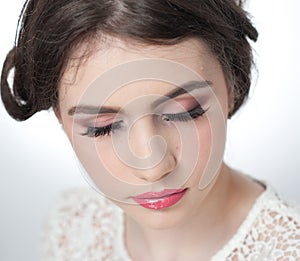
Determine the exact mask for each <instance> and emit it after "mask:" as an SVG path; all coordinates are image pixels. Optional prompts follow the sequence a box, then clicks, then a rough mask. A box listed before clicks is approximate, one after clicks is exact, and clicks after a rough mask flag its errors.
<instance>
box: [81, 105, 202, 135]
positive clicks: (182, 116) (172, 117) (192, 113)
mask: <svg viewBox="0 0 300 261" xmlns="http://www.w3.org/2000/svg"><path fill="white" fill-rule="evenodd" d="M207 110H208V109H206V110H204V109H203V108H202V107H201V105H197V106H196V107H194V108H193V109H191V110H189V111H187V112H181V113H174V114H172V113H167V114H162V115H161V119H162V120H164V121H167V122H169V121H173V122H176V121H182V122H186V121H190V120H195V119H197V118H199V117H201V116H203V114H204V113H205V112H207ZM121 123H122V121H118V122H114V123H111V124H109V125H106V126H103V127H91V126H90V127H88V129H87V131H86V132H85V133H83V134H81V135H82V136H88V137H99V136H109V135H110V134H111V133H113V132H114V131H115V130H117V129H120V128H121V127H122V126H121Z"/></svg>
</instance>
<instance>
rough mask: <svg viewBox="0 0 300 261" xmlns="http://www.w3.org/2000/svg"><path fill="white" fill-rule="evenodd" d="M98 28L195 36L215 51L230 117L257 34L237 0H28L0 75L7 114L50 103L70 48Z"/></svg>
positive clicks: (161, 36) (117, 33)
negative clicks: (229, 103)
mask: <svg viewBox="0 0 300 261" xmlns="http://www.w3.org/2000/svg"><path fill="white" fill-rule="evenodd" d="M101 34H103V35H111V36H114V37H122V38H127V39H132V40H136V41H139V42H141V43H145V44H152V45H172V44H176V43H179V42H180V41H183V40H185V39H187V38H189V37H198V38H199V39H201V40H202V41H204V42H205V43H206V44H207V46H208V47H209V48H210V50H211V52H212V53H213V54H214V55H215V56H216V58H217V59H218V61H219V62H220V64H221V66H222V68H223V72H224V75H225V77H226V80H227V82H228V86H229V87H228V88H232V89H230V90H229V91H230V93H232V94H233V99H234V100H233V106H232V108H231V110H230V113H229V117H230V116H232V115H233V114H234V113H235V112H236V111H237V110H238V109H239V108H240V106H241V105H242V104H243V102H244V101H245V99H246V97H247V95H248V93H249V88H250V84H251V67H252V64H253V59H252V49H251V46H250V44H249V42H248V41H249V40H253V41H256V40H257V37H258V33H257V31H256V29H255V28H254V27H253V25H252V24H251V22H250V20H249V18H248V17H247V13H246V12H245V11H244V10H243V9H242V3H241V1H235V0H184V1H183V0H138V1H137V0H29V1H27V2H26V3H25V5H24V8H23V10H22V14H21V18H20V21H19V28H18V36H17V39H16V43H15V46H14V47H13V49H12V50H11V51H10V52H9V53H8V55H7V57H6V60H5V62H4V65H3V69H2V74H1V97H2V101H3V103H4V106H5V108H6V110H7V111H8V113H9V114H10V115H11V116H12V117H13V118H15V119H16V120H20V121H22V120H26V119H27V118H29V117H31V116H32V115H33V114H35V113H36V112H38V111H41V110H47V109H49V108H51V107H55V106H57V104H58V86H59V83H60V80H61V77H62V75H63V74H64V71H65V69H66V66H67V64H68V61H69V58H70V55H71V53H72V51H74V48H75V47H77V46H78V45H79V44H80V43H83V42H86V41H89V40H92V39H95V38H96V37H99V36H100V37H101ZM12 70H13V71H14V77H13V86H12V87H10V86H9V83H8V76H9V75H10V72H11V71H12Z"/></svg>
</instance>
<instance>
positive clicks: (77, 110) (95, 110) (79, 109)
mask: <svg viewBox="0 0 300 261" xmlns="http://www.w3.org/2000/svg"><path fill="white" fill-rule="evenodd" d="M210 85H212V82H210V81H190V82H187V83H185V84H183V85H182V86H181V87H177V88H175V89H174V90H172V91H170V92H168V93H166V94H164V96H162V97H161V98H158V99H157V100H156V101H154V102H153V104H152V106H153V107H156V106H158V105H159V104H161V103H163V102H165V101H167V100H169V99H173V98H175V97H177V96H179V95H182V94H185V93H188V92H191V91H193V90H195V89H199V88H205V87H208V86H210ZM119 111H120V108H118V107H111V106H103V107H99V106H92V105H80V106H73V107H72V108H71V109H69V110H68V115H70V116H73V115H75V114H89V115H95V114H104V113H118V112H119Z"/></svg>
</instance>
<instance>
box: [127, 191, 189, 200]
mask: <svg viewBox="0 0 300 261" xmlns="http://www.w3.org/2000/svg"><path fill="white" fill-rule="evenodd" d="M184 190H185V189H164V190H162V191H159V192H152V191H151V192H146V193H143V194H140V195H137V196H134V197H133V198H134V199H159V198H163V197H167V196H170V195H172V194H176V193H180V192H182V191H184Z"/></svg>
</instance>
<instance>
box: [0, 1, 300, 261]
mask: <svg viewBox="0 0 300 261" xmlns="http://www.w3.org/2000/svg"><path fill="white" fill-rule="evenodd" d="M22 3H23V0H10V1H1V2H0V36H1V38H0V39H1V41H0V63H1V64H2V63H3V60H4V57H5V55H6V53H7V52H8V51H9V49H10V48H11V47H12V45H13V42H14V34H15V28H16V25H17V18H18V14H19V12H20V10H21V7H22ZM249 10H250V12H251V13H252V15H253V16H254V17H253V21H254V23H255V25H256V26H257V28H258V30H259V32H260V37H259V41H258V43H256V44H254V48H255V50H256V52H257V55H256V60H257V66H258V70H259V76H258V80H257V83H256V85H255V88H253V89H252V92H251V98H250V100H249V102H248V104H247V105H246V106H245V107H244V108H243V110H242V111H240V112H239V113H238V115H237V116H236V117H234V119H232V120H231V121H230V123H229V137H228V146H227V150H226V160H227V162H229V163H230V164H231V165H232V166H235V167H237V168H238V169H240V170H242V171H244V172H245V173H248V174H251V175H252V176H254V177H257V178H259V179H263V180H268V181H269V182H270V183H271V184H272V185H273V186H274V187H275V188H276V189H277V190H278V191H279V192H281V193H283V194H285V195H286V196H287V197H288V198H289V199H291V200H295V201H297V202H300V189H299V186H300V157H299V155H300V153H299V149H300V123H299V120H300V84H299V76H300V70H299V68H300V65H299V61H300V51H299V46H300V29H299V28H300V18H299V10H300V2H299V1H297V0H286V1H281V0H264V1H261V0H252V1H251V0H250V4H249ZM0 124H1V125H0V126H1V128H0V144H1V145H0V175H1V176H0V177H1V181H0V211H1V212H0V260H3V261H6V260H7V261H18V260H38V244H39V234H40V226H41V224H42V221H43V219H44V218H45V216H46V213H47V211H48V209H49V208H50V206H51V204H52V202H53V199H54V198H55V196H56V195H57V194H58V193H59V192H60V191H62V190H63V189H65V188H67V187H72V186H75V185H76V186H77V185H83V186H86V183H85V181H84V180H83V178H82V177H81V174H80V172H79V170H78V167H77V165H76V162H75V160H74V157H73V152H72V150H71V147H70V145H69V143H68V141H67V138H66V137H65V135H64V133H63V132H62V131H61V129H60V126H59V125H58V123H57V121H56V120H55V118H54V116H53V114H52V112H42V113H39V114H37V115H36V116H34V117H33V118H32V119H30V120H28V121H26V122H21V123H20V122H15V121H14V120H12V119H11V118H9V116H8V115H7V114H6V112H5V110H4V108H3V106H2V104H1V105H0Z"/></svg>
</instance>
